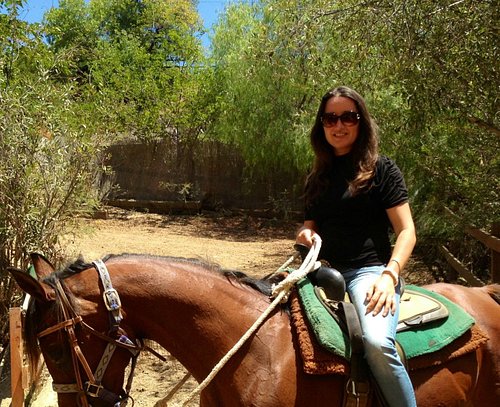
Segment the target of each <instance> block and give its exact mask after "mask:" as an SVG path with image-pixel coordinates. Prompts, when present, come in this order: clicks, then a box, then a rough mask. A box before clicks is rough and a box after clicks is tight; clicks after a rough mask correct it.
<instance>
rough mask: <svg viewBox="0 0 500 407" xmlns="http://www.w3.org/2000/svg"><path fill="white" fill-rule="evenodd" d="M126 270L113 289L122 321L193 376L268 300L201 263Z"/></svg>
mask: <svg viewBox="0 0 500 407" xmlns="http://www.w3.org/2000/svg"><path fill="white" fill-rule="evenodd" d="M109 268H110V270H111V265H110V266H109ZM117 275H118V276H119V275H123V276H125V274H124V273H122V274H117ZM126 275H127V276H130V278H127V280H128V282H127V283H126V285H124V286H123V287H121V288H120V289H119V292H120V296H121V297H122V303H123V305H124V311H125V313H126V320H125V323H126V324H127V325H129V324H130V325H131V326H132V329H133V331H135V332H139V333H141V334H143V335H144V337H146V338H148V339H152V340H154V341H155V342H157V343H159V344H160V345H161V346H163V347H164V348H165V349H166V350H167V351H169V352H170V353H171V354H172V355H173V356H174V357H175V358H176V359H177V360H179V361H180V362H181V363H182V364H183V365H184V366H185V367H186V368H187V369H188V370H189V371H190V372H191V373H192V374H193V375H194V376H195V377H196V378H203V377H204V376H205V375H206V374H207V373H208V372H209V371H210V369H211V368H212V367H213V366H214V365H215V364H216V363H217V362H218V361H219V359H220V358H222V357H223V356H224V354H225V353H226V352H227V351H228V350H229V349H230V348H231V347H232V346H233V345H234V344H235V343H236V342H237V341H238V340H239V338H240V337H241V336H242V335H243V334H244V333H245V331H246V330H247V329H248V328H249V327H250V326H251V325H252V324H253V323H254V322H255V320H256V319H257V318H258V317H259V315H260V314H261V313H262V312H263V311H264V310H265V309H266V307H267V306H268V305H269V301H268V300H267V298H266V297H265V296H264V295H262V294H259V293H257V292H256V291H254V290H253V289H251V288H249V287H247V286H243V285H241V284H240V283H239V282H237V281H229V280H228V279H227V278H225V277H223V276H222V275H220V274H219V273H216V272H213V271H210V270H207V269H205V268H203V267H201V266H194V265H189V264H175V265H172V264H168V263H158V264H156V265H154V267H150V266H145V265H144V264H141V265H140V267H138V268H137V270H135V271H129V272H128V273H126ZM141 275H142V276H143V277H144V278H141ZM115 279H116V278H115ZM130 279H132V281H130ZM117 281H118V280H117Z"/></svg>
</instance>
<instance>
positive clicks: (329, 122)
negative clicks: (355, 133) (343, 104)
mask: <svg viewBox="0 0 500 407" xmlns="http://www.w3.org/2000/svg"><path fill="white" fill-rule="evenodd" d="M339 119H340V121H341V122H342V124H344V125H346V126H355V125H356V124H358V123H359V119H361V116H360V115H359V113H357V112H344V113H342V114H341V115H340V116H338V115H337V114H335V113H323V116H321V123H323V126H324V127H333V126H335V125H336V124H337V122H338V121H339Z"/></svg>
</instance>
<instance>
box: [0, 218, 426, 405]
mask: <svg viewBox="0 0 500 407" xmlns="http://www.w3.org/2000/svg"><path fill="white" fill-rule="evenodd" d="M298 226H299V224H297V223H295V222H277V221H273V220H268V219H255V218H252V217H249V216H228V215H225V216H222V215H215V214H212V215H209V216H189V217H187V216H186V217H183V216H162V215H155V214H144V213H138V212H129V211H122V210H117V209H113V208H108V210H107V219H83V220H81V221H80V232H79V233H78V235H76V236H71V237H67V239H66V242H67V246H66V249H67V252H68V253H69V255H70V257H71V258H72V259H74V258H76V257H77V256H78V255H82V256H83V257H84V258H85V259H86V260H89V261H90V260H94V259H97V258H100V257H102V256H104V255H105V254H109V253H114V254H119V253H147V254H155V255H165V256H181V257H194V258H201V259H203V260H208V261H211V262H215V263H218V264H220V265H221V266H223V267H224V268H231V269H237V270H240V271H243V272H245V273H247V274H250V275H253V276H263V275H265V274H268V273H272V272H274V271H275V270H276V269H277V268H278V267H279V266H281V265H282V264H283V262H284V261H285V260H286V259H287V258H288V257H289V255H290V254H291V253H292V252H293V242H294V236H295V232H296V230H297V228H298ZM407 280H408V282H410V283H413V284H425V283H428V282H432V281H433V278H432V276H431V275H430V273H428V271H427V269H426V268H425V267H424V266H422V265H421V264H420V263H418V262H412V263H411V264H410V265H409V267H408V269H407ZM157 350H158V351H159V352H160V353H162V354H163V355H165V356H168V354H167V352H165V351H164V350H163V349H161V348H159V347H158V349H157ZM184 373H185V370H184V368H183V367H182V366H181V365H180V364H179V363H177V362H176V361H175V360H170V361H168V362H167V363H163V362H161V361H159V360H158V359H156V358H154V357H153V356H150V355H143V356H141V358H140V361H139V364H138V367H137V373H136V375H135V379H134V384H133V386H132V393H131V395H132V397H133V398H134V400H135V406H136V407H141V406H144V407H145V406H153V405H154V404H155V402H156V401H157V400H158V399H160V398H162V397H163V396H165V395H166V394H167V393H168V391H169V390H170V388H171V387H172V386H174V385H175V384H176V383H177V382H178V381H179V380H180V379H181V378H182V377H183V376H184ZM42 382H43V384H44V385H43V386H41V387H40V390H39V393H38V395H37V396H36V397H35V398H34V401H33V403H32V404H31V405H32V406H36V407H52V406H54V407H55V406H57V404H56V398H55V394H54V393H53V392H52V391H51V380H50V379H48V378H47V374H46V373H44V375H43V377H42ZM195 386H196V382H195V381H194V380H192V379H190V380H189V381H188V382H187V383H186V385H185V386H184V390H182V391H181V392H179V394H178V397H176V399H177V400H181V399H183V398H184V397H185V396H186V395H187V393H189V391H190V390H192V389H193V388H194V387H195ZM9 405H10V384H9V383H8V380H7V378H3V380H2V382H1V383H0V407H8V406H9ZM192 405H193V406H195V405H197V402H196V401H195V402H193V403H192Z"/></svg>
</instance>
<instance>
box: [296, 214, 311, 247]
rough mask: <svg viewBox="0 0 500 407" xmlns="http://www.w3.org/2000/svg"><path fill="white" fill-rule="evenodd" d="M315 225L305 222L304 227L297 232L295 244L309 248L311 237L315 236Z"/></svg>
mask: <svg viewBox="0 0 500 407" xmlns="http://www.w3.org/2000/svg"><path fill="white" fill-rule="evenodd" d="M315 229H316V225H315V223H314V221H311V220H306V221H305V222H304V225H303V226H302V227H301V228H300V229H299V231H298V232H297V238H296V239H295V241H296V243H298V244H303V245H304V246H307V247H311V246H312V244H313V237H314V235H316V231H315Z"/></svg>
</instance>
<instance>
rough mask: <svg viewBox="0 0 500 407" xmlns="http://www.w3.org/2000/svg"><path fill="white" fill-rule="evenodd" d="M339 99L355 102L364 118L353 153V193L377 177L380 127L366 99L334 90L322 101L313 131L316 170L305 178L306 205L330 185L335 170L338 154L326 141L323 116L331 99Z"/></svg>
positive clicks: (345, 89)
mask: <svg viewBox="0 0 500 407" xmlns="http://www.w3.org/2000/svg"><path fill="white" fill-rule="evenodd" d="M336 96H342V97H347V98H349V99H351V100H352V101H354V103H355V104H356V107H357V109H358V113H359V115H360V116H361V119H360V122H359V133H358V137H357V138H356V141H355V142H354V145H353V147H352V151H351V153H352V157H353V161H354V165H355V172H356V176H355V177H354V179H353V180H352V181H351V182H350V183H349V191H350V192H351V194H352V195H356V194H357V193H359V192H361V191H362V190H364V189H367V188H368V187H369V184H370V181H371V179H372V178H373V175H374V174H375V166H376V164H377V159H378V132H377V130H378V128H377V125H376V123H375V121H374V120H373V118H372V117H371V115H370V113H369V112H368V108H367V107H366V103H365V100H364V99H363V97H362V96H361V95H360V94H359V93H357V92H356V91H355V90H353V89H351V88H348V87H347V86H339V87H337V88H334V89H331V90H329V91H328V92H327V93H325V95H324V96H323V97H322V98H321V103H320V105H319V108H318V113H317V115H316V121H315V122H314V125H313V127H312V129H311V135H310V137H311V145H312V148H313V150H314V155H315V158H314V163H313V168H312V170H311V172H310V173H309V175H308V177H307V179H306V188H305V198H306V204H311V203H312V202H313V201H314V200H315V199H316V198H317V197H318V196H319V195H320V194H321V193H322V192H323V191H324V190H325V188H327V187H328V186H329V179H328V176H327V175H328V172H329V170H330V169H331V168H332V163H333V158H334V156H335V154H334V151H333V147H332V146H330V144H328V141H327V140H326V137H325V132H324V129H323V124H322V122H321V117H322V116H323V113H324V112H325V106H326V103H327V102H328V100H330V99H331V98H332V97H336Z"/></svg>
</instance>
